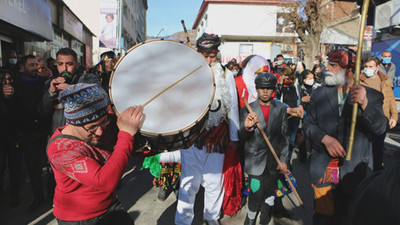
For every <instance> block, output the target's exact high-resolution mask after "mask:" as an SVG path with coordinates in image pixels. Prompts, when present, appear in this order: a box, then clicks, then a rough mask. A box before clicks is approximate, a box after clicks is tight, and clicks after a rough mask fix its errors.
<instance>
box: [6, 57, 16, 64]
mask: <svg viewBox="0 0 400 225" xmlns="http://www.w3.org/2000/svg"><path fill="white" fill-rule="evenodd" d="M8 62H9V63H10V64H11V65H15V64H17V58H10V59H9V60H8Z"/></svg>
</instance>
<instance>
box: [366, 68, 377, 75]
mask: <svg viewBox="0 0 400 225" xmlns="http://www.w3.org/2000/svg"><path fill="white" fill-rule="evenodd" d="M375 72H376V70H372V69H367V68H365V69H364V74H365V76H367V77H372V76H374V75H375Z"/></svg>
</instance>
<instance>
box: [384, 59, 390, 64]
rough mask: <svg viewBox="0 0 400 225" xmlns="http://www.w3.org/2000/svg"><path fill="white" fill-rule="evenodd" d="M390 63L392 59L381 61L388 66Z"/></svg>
mask: <svg viewBox="0 0 400 225" xmlns="http://www.w3.org/2000/svg"><path fill="white" fill-rule="evenodd" d="M391 61H392V58H383V59H382V62H383V63H384V64H389V63H390V62H391Z"/></svg>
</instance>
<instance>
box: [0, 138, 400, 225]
mask: <svg viewBox="0 0 400 225" xmlns="http://www.w3.org/2000/svg"><path fill="white" fill-rule="evenodd" d="M399 141H400V132H398V131H395V132H394V133H389V138H387V140H386V145H385V147H389V148H397V149H399V148H400V144H399ZM293 158H294V159H293V171H292V174H293V175H294V177H295V178H296V182H297V186H298V188H297V189H298V192H299V195H300V197H301V198H302V200H303V202H304V208H302V207H298V202H297V200H296V198H295V196H294V195H293V193H292V194H289V195H288V196H286V197H284V199H283V202H284V206H285V207H286V208H287V209H288V210H289V211H290V212H291V214H292V216H291V218H280V219H278V218H273V220H272V221H271V223H270V225H271V224H276V225H311V224H312V214H313V193H312V189H311V186H310V184H309V176H308V169H309V162H308V161H307V162H306V163H304V164H302V163H300V162H299V161H298V159H297V156H296V154H295V153H294V154H293ZM141 163H142V159H140V158H134V157H132V158H131V161H130V164H129V168H128V171H127V173H126V174H125V176H124V178H123V180H122V186H121V188H120V190H118V196H119V200H120V201H121V203H122V204H123V205H124V207H125V208H126V209H127V210H128V212H129V214H130V216H131V217H132V218H133V219H134V220H135V224H139V225H142V224H144V225H153V224H157V225H170V224H174V217H175V211H176V203H177V202H176V197H175V195H174V194H173V193H172V194H170V195H169V197H168V198H167V199H166V200H165V201H163V202H162V201H160V200H158V199H157V195H158V189H157V188H155V187H153V185H152V180H153V177H152V176H151V174H150V173H149V171H147V170H143V171H141V170H140V168H141ZM29 196H30V188H29V185H27V184H26V185H24V188H23V192H22V196H21V197H22V198H21V199H22V200H21V206H20V207H18V208H9V207H8V206H6V204H3V203H5V202H6V198H7V197H8V196H7V192H6V193H5V194H3V195H1V196H0V202H1V203H2V204H0V221H1V224H3V225H21V224H38V225H56V224H57V222H56V221H55V219H54V216H53V214H52V209H51V205H50V204H47V205H46V204H45V205H42V206H41V207H39V208H38V209H37V210H36V211H34V212H32V213H29V212H28V211H27V208H28V206H29V202H30V201H31V199H30V197H29ZM246 210H247V207H246V206H244V207H243V208H242V209H241V210H240V211H239V213H238V214H237V215H235V216H233V217H229V216H223V217H222V219H221V224H223V225H228V224H229V225H236V224H238V225H239V224H243V222H244V219H245V216H246ZM202 216H203V190H202V189H201V190H200V192H199V193H198V195H197V197H196V204H195V218H194V221H193V224H194V225H201V224H203V221H202Z"/></svg>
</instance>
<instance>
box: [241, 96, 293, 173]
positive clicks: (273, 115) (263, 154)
mask: <svg viewBox="0 0 400 225" xmlns="http://www.w3.org/2000/svg"><path fill="white" fill-rule="evenodd" d="M250 107H251V108H252V109H253V111H254V112H255V113H257V116H258V120H259V121H260V125H261V127H262V128H263V130H264V132H265V134H266V135H267V137H268V139H269V141H270V142H271V144H272V146H273V147H274V150H275V152H276V153H277V155H278V157H279V158H280V160H281V162H283V163H287V162H286V161H287V158H288V150H289V135H288V133H287V131H288V122H287V113H286V107H285V105H284V104H282V103H280V102H278V101H275V100H271V104H270V112H269V119H268V126H266V123H265V119H264V115H263V113H262V110H261V106H260V103H258V101H255V102H253V103H250ZM248 114H249V112H248V111H247V108H246V107H243V108H242V109H240V130H239V135H240V140H241V141H243V142H244V143H245V144H244V154H245V159H244V160H245V167H246V172H247V173H248V174H250V175H254V176H259V175H261V174H263V172H264V170H265V169H266V168H267V167H268V171H269V172H270V174H277V173H278V171H277V170H276V167H277V166H278V164H277V162H276V161H275V159H274V157H273V155H272V153H271V151H270V150H269V148H268V145H267V143H266V142H265V140H264V138H263V136H262V134H261V132H260V131H259V130H258V128H256V127H254V129H253V130H252V131H251V132H250V131H248V130H247V129H246V128H245V127H244V121H245V119H246V117H247V115H248Z"/></svg>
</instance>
